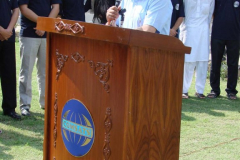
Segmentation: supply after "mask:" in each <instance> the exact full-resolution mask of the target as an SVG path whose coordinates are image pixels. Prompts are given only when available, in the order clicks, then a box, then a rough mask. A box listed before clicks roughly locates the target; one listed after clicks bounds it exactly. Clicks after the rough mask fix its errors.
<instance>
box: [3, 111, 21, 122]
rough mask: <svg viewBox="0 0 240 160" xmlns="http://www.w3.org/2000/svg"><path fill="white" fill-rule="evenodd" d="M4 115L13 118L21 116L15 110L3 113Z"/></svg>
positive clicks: (18, 118)
mask: <svg viewBox="0 0 240 160" xmlns="http://www.w3.org/2000/svg"><path fill="white" fill-rule="evenodd" d="M4 115H6V116H9V117H11V118H13V119H16V120H20V119H21V116H20V115H18V114H17V113H16V112H15V111H11V112H7V113H4Z"/></svg>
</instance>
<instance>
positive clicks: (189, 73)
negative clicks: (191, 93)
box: [183, 62, 196, 98]
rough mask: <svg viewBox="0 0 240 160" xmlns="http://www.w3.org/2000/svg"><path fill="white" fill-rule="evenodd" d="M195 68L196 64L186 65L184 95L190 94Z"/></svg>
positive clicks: (189, 63)
mask: <svg viewBox="0 0 240 160" xmlns="http://www.w3.org/2000/svg"><path fill="white" fill-rule="evenodd" d="M195 66H196V62H185V63H184V74H183V94H184V93H188V90H189V88H190V86H191V83H192V77H193V74H194V68H195ZM183 98H184V97H183Z"/></svg>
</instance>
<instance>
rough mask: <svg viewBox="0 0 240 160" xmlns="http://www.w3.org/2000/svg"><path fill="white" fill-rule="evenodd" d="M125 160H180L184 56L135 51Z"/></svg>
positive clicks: (130, 64)
mask: <svg viewBox="0 0 240 160" xmlns="http://www.w3.org/2000/svg"><path fill="white" fill-rule="evenodd" d="M129 54H130V62H129V66H130V72H129V87H130V88H129V108H128V118H127V124H126V126H127V131H128V132H127V133H126V136H127V138H126V142H125V145H124V149H125V150H124V158H123V159H124V160H146V159H148V160H168V159H171V160H177V159H178V158H179V142H180V123H181V106H182V97H181V94H182V84H183V65H184V54H179V53H174V52H169V51H162V50H156V49H148V48H141V47H132V48H131V49H130V53H129Z"/></svg>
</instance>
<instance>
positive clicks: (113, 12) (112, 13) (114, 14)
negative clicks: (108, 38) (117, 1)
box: [106, 6, 121, 25]
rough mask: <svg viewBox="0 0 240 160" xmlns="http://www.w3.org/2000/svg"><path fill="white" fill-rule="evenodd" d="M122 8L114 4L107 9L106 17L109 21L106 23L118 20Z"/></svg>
mask: <svg viewBox="0 0 240 160" xmlns="http://www.w3.org/2000/svg"><path fill="white" fill-rule="evenodd" d="M120 10H121V7H116V6H112V7H110V8H109V9H108V10H107V13H106V19H107V23H106V25H112V24H111V23H112V21H114V22H115V21H116V20H117V18H118V17H119V11H120Z"/></svg>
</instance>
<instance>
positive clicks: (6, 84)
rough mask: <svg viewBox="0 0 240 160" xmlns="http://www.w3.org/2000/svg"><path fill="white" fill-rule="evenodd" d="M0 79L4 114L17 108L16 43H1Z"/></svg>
mask: <svg viewBox="0 0 240 160" xmlns="http://www.w3.org/2000/svg"><path fill="white" fill-rule="evenodd" d="M0 79H1V86H2V96H3V97H2V98H3V99H2V109H3V112H4V113H8V112H11V111H14V110H15V108H16V106H17V100H16V60H15V42H7V41H3V42H0Z"/></svg>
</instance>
